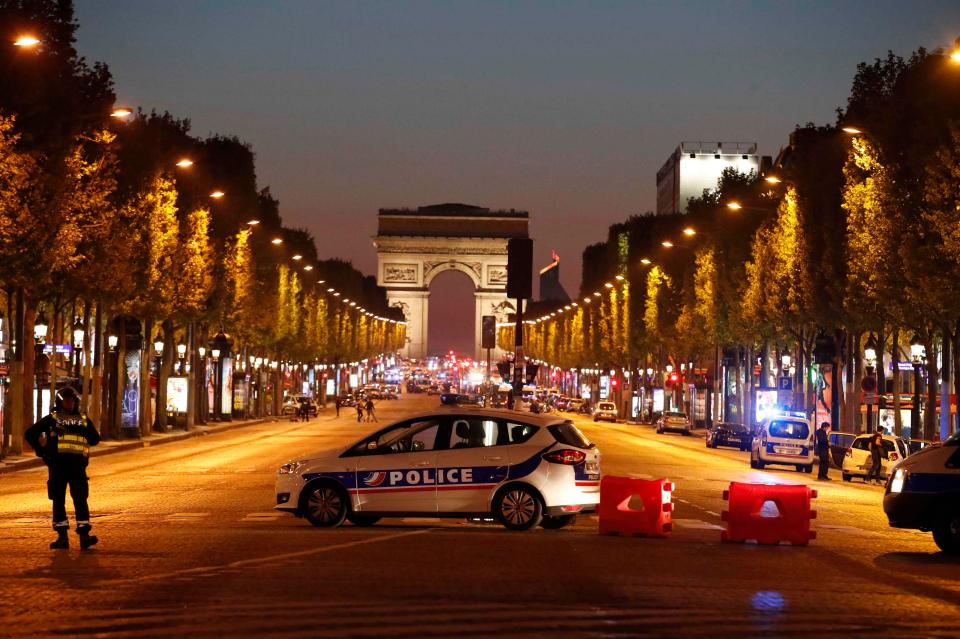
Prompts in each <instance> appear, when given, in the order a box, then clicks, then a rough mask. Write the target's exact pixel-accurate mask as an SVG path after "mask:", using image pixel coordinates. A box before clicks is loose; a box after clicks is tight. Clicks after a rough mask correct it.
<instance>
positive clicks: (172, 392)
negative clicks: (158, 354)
mask: <svg viewBox="0 0 960 639" xmlns="http://www.w3.org/2000/svg"><path fill="white" fill-rule="evenodd" d="M188 388H189V384H188V383H187V378H186V377H168V378H167V412H168V413H185V412H187V394H188Z"/></svg>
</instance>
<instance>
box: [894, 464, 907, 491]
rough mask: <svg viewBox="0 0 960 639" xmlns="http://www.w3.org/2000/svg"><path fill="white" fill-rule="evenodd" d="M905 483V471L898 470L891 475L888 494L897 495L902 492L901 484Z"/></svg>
mask: <svg viewBox="0 0 960 639" xmlns="http://www.w3.org/2000/svg"><path fill="white" fill-rule="evenodd" d="M906 481H907V471H906V470H904V469H903V468H898V469H897V470H896V471H894V473H893V479H892V480H891V481H890V492H891V493H899V492H902V491H903V484H904V483H905V482H906Z"/></svg>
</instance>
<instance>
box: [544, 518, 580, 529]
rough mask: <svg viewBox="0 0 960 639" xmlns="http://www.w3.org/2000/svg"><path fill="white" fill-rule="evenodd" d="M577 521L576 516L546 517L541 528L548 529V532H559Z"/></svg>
mask: <svg viewBox="0 0 960 639" xmlns="http://www.w3.org/2000/svg"><path fill="white" fill-rule="evenodd" d="M575 521H577V516H576V515H558V516H556V517H550V516H544V518H543V521H541V522H540V527H541V528H546V529H547V530H558V529H560V528H563V527H565V526H569V525H571V524H572V523H573V522H575Z"/></svg>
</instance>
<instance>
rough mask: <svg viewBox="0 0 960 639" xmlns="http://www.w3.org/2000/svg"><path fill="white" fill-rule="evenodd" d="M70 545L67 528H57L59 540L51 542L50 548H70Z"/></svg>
mask: <svg viewBox="0 0 960 639" xmlns="http://www.w3.org/2000/svg"><path fill="white" fill-rule="evenodd" d="M69 547H70V540H69V539H68V538H67V530H66V528H59V529H57V540H56V541H51V542H50V549H51V550H58V549H61V548H69Z"/></svg>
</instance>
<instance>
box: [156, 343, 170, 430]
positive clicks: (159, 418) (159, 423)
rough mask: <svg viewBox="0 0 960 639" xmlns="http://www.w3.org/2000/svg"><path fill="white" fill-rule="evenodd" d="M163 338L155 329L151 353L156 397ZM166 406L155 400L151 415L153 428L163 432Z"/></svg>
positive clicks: (161, 360)
mask: <svg viewBox="0 0 960 639" xmlns="http://www.w3.org/2000/svg"><path fill="white" fill-rule="evenodd" d="M163 346H164V344H163V338H162V337H160V331H157V335H156V337H154V338H153V354H154V360H155V363H156V377H157V394H156V397H157V399H159V398H160V366H161V365H162V362H163ZM165 415H166V406H161V405H160V402H159V401H158V402H157V406H156V410H155V411H154V416H153V430H155V431H159V432H163V431H166V430H167V428H166V421H167V420H166V416H165Z"/></svg>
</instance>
